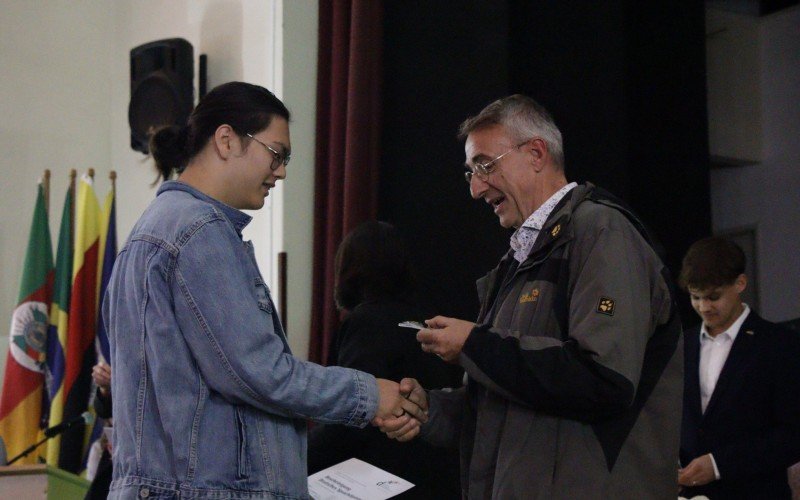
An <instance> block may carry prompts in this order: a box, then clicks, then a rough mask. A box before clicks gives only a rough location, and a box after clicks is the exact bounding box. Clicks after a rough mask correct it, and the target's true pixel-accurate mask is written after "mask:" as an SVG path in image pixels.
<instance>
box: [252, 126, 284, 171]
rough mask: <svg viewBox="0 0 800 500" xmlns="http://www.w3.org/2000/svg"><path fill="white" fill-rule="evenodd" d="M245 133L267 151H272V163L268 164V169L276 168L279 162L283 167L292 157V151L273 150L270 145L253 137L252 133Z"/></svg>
mask: <svg viewBox="0 0 800 500" xmlns="http://www.w3.org/2000/svg"><path fill="white" fill-rule="evenodd" d="M245 135H246V136H247V137H249V138H251V139H253V140H254V141H256V142H257V143H259V144H261V145H262V146H264V147H265V148H267V151H269V152H270V153H272V163H270V164H269V169H270V170H273V171H275V170H278V167H279V166H280V165H281V164H283V166H284V167H285V166H286V165H288V164H289V161H290V160H291V159H292V153H279V152H277V151H275V149H274V148H271V147H270V146H268V145H266V144H264V143H263V142H261V141H259V140H258V139H256V138H255V137H253V134H245Z"/></svg>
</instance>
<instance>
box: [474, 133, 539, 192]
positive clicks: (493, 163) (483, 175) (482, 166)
mask: <svg viewBox="0 0 800 500" xmlns="http://www.w3.org/2000/svg"><path fill="white" fill-rule="evenodd" d="M528 141H530V139H528V140H527V141H522V142H520V143H519V144H517V145H516V146H514V147H513V148H511V149H509V150H508V151H506V152H505V153H503V154H501V155H499V156H495V157H494V159H492V160H489V161H487V162H486V163H480V162H476V163H475V165H474V166H473V167H472V168H471V169H470V166H469V165H467V166H466V167H467V171H466V172H464V179H466V180H467V184H469V183H470V182H472V176H473V175H477V176H478V179H481V180H483V181H485V180H486V179H487V178H488V177H489V174H491V173H492V172H494V169H495V168H497V162H499V161H500V160H501V159H502V158H503V157H504V156H505V155H507V154H508V153H510V152H512V151H514V150H515V149H518V148H519V147H520V146H524V145H525V144H527V143H528Z"/></svg>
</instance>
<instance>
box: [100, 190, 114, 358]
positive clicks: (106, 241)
mask: <svg viewBox="0 0 800 500" xmlns="http://www.w3.org/2000/svg"><path fill="white" fill-rule="evenodd" d="M100 248H102V249H103V257H102V259H100V272H99V274H100V291H99V293H98V295H97V298H98V303H102V302H103V297H104V296H105V294H106V288H107V287H108V281H109V280H110V279H111V271H112V270H113V268H114V261H115V260H116V259H117V208H116V200H115V199H114V190H113V189H112V190H111V191H109V192H108V195H107V196H106V202H105V205H104V207H103V221H102V225H101V230H100ZM110 356H111V354H110V349H109V345H108V333H107V332H106V328H105V324H103V315H102V314H101V311H100V308H99V307H98V308H97V359H102V360H103V362H104V363H106V364H111V363H109V360H110V359H111V358H110Z"/></svg>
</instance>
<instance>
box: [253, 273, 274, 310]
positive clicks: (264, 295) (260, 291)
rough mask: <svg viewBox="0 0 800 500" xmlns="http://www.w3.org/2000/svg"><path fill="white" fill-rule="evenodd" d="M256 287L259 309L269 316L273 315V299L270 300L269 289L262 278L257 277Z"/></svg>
mask: <svg viewBox="0 0 800 500" xmlns="http://www.w3.org/2000/svg"><path fill="white" fill-rule="evenodd" d="M255 285H256V298H257V299H258V308H259V309H261V310H262V311H264V312H266V313H267V314H272V299H271V298H270V294H269V287H268V286H267V284H266V283H264V280H263V279H261V277H260V276H256V278H255Z"/></svg>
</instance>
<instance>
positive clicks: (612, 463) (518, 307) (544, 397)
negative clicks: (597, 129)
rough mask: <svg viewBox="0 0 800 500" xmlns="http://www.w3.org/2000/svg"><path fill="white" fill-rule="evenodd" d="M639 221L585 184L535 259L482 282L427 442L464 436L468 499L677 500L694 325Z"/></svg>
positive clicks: (509, 260)
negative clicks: (454, 383) (451, 384)
mask: <svg viewBox="0 0 800 500" xmlns="http://www.w3.org/2000/svg"><path fill="white" fill-rule="evenodd" d="M643 233H644V230H643V228H642V227H641V225H640V224H639V223H638V221H637V220H636V218H635V217H634V216H633V214H631V213H630V212H629V211H628V210H626V209H625V208H624V207H622V206H621V205H620V204H619V203H618V202H617V201H616V200H614V199H613V197H610V195H607V194H605V193H603V192H601V191H600V190H597V189H596V188H594V186H592V185H589V184H587V185H579V186H577V187H576V188H575V189H573V190H572V191H571V192H570V193H568V194H567V196H565V197H564V199H563V200H562V201H561V202H560V203H559V205H557V206H556V208H555V209H554V210H553V213H552V214H551V215H550V217H549V218H548V220H547V222H546V223H545V224H544V226H543V228H542V231H541V233H540V235H539V237H538V239H537V241H536V244H535V246H534V248H533V249H532V251H531V253H530V255H529V256H528V258H527V259H526V260H525V262H523V263H522V264H520V265H519V266H517V265H516V261H514V259H513V255H512V253H511V252H510V253H509V254H508V255H506V257H504V258H503V259H502V260H501V262H500V264H499V266H498V267H497V268H496V269H494V270H493V271H491V272H490V273H489V274H488V275H487V276H486V277H484V278H482V279H481V280H479V281H478V293H479V296H480V299H481V303H482V308H481V313H480V316H479V319H478V322H477V326H476V327H475V328H474V329H473V331H472V332H471V333H470V336H469V337H468V339H467V341H466V343H465V344H464V348H463V351H462V354H461V358H460V363H461V365H462V366H463V367H464V368H465V370H466V372H467V374H468V376H469V377H468V382H467V385H466V387H463V388H461V389H458V390H456V391H453V392H449V393H447V392H440V391H431V393H430V400H431V420H430V422H429V423H428V424H426V425H424V426H423V431H422V432H423V436H424V437H425V438H426V439H429V440H431V441H434V442H439V443H440V444H448V443H449V444H454V443H455V440H456V439H459V438H460V443H459V445H460V448H461V458H462V464H461V465H462V488H463V489H464V491H465V493H466V496H467V497H468V498H480V499H483V498H497V499H503V500H506V499H513V498H524V499H534V498H543V499H544V498H547V499H550V498H569V499H572V498H581V499H586V498H604V499H605V498H637V499H644V498H664V499H667V498H669V499H674V498H675V497H676V496H677V481H676V478H677V467H678V447H679V436H680V421H681V402H682V388H683V356H682V350H681V349H679V347H680V345H681V344H680V343H679V342H680V336H681V328H680V322H679V321H678V315H677V313H676V312H675V306H674V300H673V294H672V292H671V291H670V288H671V287H670V285H669V284H668V283H669V277H668V275H667V273H666V271H665V268H664V264H663V263H662V261H661V259H660V258H659V257H658V256H657V255H656V252H655V251H654V250H653V248H652V247H651V245H650V244H648V242H647V241H646V239H645V237H643Z"/></svg>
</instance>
